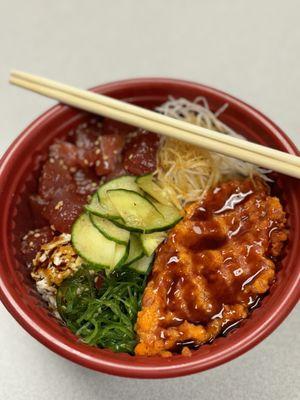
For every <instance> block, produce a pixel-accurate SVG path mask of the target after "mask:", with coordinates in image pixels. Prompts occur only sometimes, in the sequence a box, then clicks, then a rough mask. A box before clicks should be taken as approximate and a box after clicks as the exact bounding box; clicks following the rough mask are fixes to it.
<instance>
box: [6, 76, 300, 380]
mask: <svg viewBox="0 0 300 400" xmlns="http://www.w3.org/2000/svg"><path fill="white" fill-rule="evenodd" d="M147 83H148V84H155V83H158V84H169V85H170V84H174V85H177V87H178V86H182V87H185V88H187V87H188V86H190V87H192V88H194V89H198V90H200V91H201V90H204V91H205V92H206V93H209V94H211V95H218V96H222V99H224V101H225V102H226V100H228V101H230V103H232V104H236V105H237V106H238V107H239V108H240V109H242V111H243V112H244V113H245V114H247V115H251V116H252V118H253V119H255V120H256V121H259V122H260V123H262V124H263V125H264V127H265V128H266V129H267V130H268V131H270V132H271V134H273V136H275V137H276V139H277V140H279V141H280V142H281V144H282V146H283V147H284V148H285V150H286V151H287V152H289V153H292V154H297V155H299V151H298V149H297V147H296V145H295V144H294V143H293V142H292V140H291V139H290V138H289V137H288V136H287V135H286V134H285V133H284V132H283V131H282V130H281V129H280V128H279V127H278V126H277V125H276V124H274V123H273V122H272V121H271V120H270V119H269V118H268V117H266V116H265V115H264V114H262V113H261V112H260V111H258V110H256V109H255V108H253V107H252V106H250V105H248V104H247V103H245V102H244V101H242V100H239V99H238V98H236V97H234V96H231V95H229V94H227V93H225V92H223V91H220V90H218V89H214V88H212V87H210V86H207V85H203V84H199V83H194V82H191V81H186V80H181V79H169V78H155V77H154V78H137V79H125V80H120V81H114V82H111V83H106V84H102V85H98V86H95V87H93V88H92V89H91V90H92V91H95V92H98V93H101V92H103V91H110V90H114V89H117V90H121V89H124V88H126V87H127V88H132V86H137V85H145V84H147ZM67 109H70V107H68V106H65V105H62V104H57V105H54V106H53V107H51V108H50V109H48V110H47V111H45V112H44V113H43V114H41V115H40V116H39V117H37V118H36V119H35V120H34V121H33V122H32V123H31V124H30V125H29V126H28V127H27V128H25V129H24V130H23V131H22V133H21V134H20V135H18V136H17V138H16V139H15V140H14V141H13V142H12V143H11V145H10V146H9V147H8V149H7V150H6V152H5V153H4V155H3V156H2V158H1V160H0V184H1V180H2V179H3V178H4V175H5V174H6V172H7V170H8V169H9V168H10V167H9V165H10V160H11V158H12V157H13V154H14V152H15V151H16V150H17V149H18V148H20V147H21V146H22V143H23V142H24V141H26V138H28V137H29V136H30V134H31V133H33V132H34V131H35V130H36V129H38V127H39V126H42V125H44V124H45V123H46V122H47V121H49V120H50V119H52V118H54V117H58V116H59V115H60V114H61V113H62V112H64V111H65V110H67ZM78 112H80V111H78ZM299 215H300V208H299V209H297V217H298V218H297V220H299V218H300V217H299ZM298 228H299V227H298ZM299 229H300V228H299ZM0 267H2V266H0ZM298 278H299V277H295V279H294V281H293V282H292V283H291V285H290V292H289V293H288V294H287V295H286V296H285V297H284V301H283V302H282V303H281V304H280V306H279V307H278V308H277V310H276V314H275V315H267V316H264V317H263V318H262V323H261V324H259V325H258V326H257V327H255V328H253V329H252V330H251V334H250V335H249V334H246V335H245V336H246V337H244V338H242V340H239V341H237V343H235V345H234V346H231V347H230V348H227V349H225V350H223V351H222V352H219V353H217V354H214V355H213V356H210V357H206V358H205V357H203V360H199V359H198V360H197V359H196V360H193V358H192V357H191V358H190V361H188V362H184V363H182V362H180V361H179V362H178V363H176V364H174V363H173V364H171V363H170V364H169V365H163V366H156V367H155V368H154V367H153V366H152V365H149V366H145V365H133V364H132V363H129V362H127V361H126V360H122V362H119V361H116V362H110V361H109V360H103V359H101V358H99V357H92V356H91V355H89V354H84V353H83V352H80V351H77V350H76V349H73V348H72V346H71V345H67V344H66V343H63V342H62V341H60V340H59V339H57V338H55V337H54V336H53V335H51V334H49V333H48V332H46V330H44V329H41V327H39V325H38V323H36V322H35V321H34V320H33V319H32V317H31V316H30V315H28V314H27V313H26V312H25V311H24V310H23V309H22V307H21V306H20V304H19V303H18V301H17V299H16V298H15V297H14V295H13V294H12V293H11V292H10V290H9V288H8V287H7V285H6V283H5V277H4V276H1V275H0V300H1V301H2V303H3V304H4V306H5V307H6V308H7V310H8V311H9V312H10V313H11V314H12V316H13V317H14V318H15V319H16V320H17V322H18V323H19V324H20V325H21V326H22V327H23V328H24V329H25V330H26V331H27V332H28V333H30V335H31V336H33V337H34V338H35V339H37V340H38V341H40V342H41V343H42V344H44V345H45V346H47V347H48V348H49V349H50V350H52V351H54V352H56V353H57V354H59V355H61V356H63V357H65V358H67V359H69V360H71V361H73V362H76V363H77V364H81V365H82V366H85V367H88V368H91V369H94V370H97V371H101V372H105V373H108V374H112V375H119V376H124V377H133V378H171V377H177V376H182V375H187V374H191V373H196V372H200V371H203V370H207V369H210V368H213V367H215V366H218V365H221V364H223V363H225V362H227V361H230V360H232V359H233V358H236V357H238V356H239V355H241V354H243V353H245V352H246V351H248V350H249V349H250V348H252V347H254V346H255V345H256V344H258V343H259V342H261V341H262V340H263V339H264V338H265V337H266V336H267V335H269V334H270V333H271V332H273V330H274V329H275V328H276V327H277V326H278V325H279V324H280V323H281V322H282V321H283V320H284V319H285V318H286V317H287V315H288V314H289V313H290V311H291V310H292V308H293V307H294V306H295V305H296V303H297V301H298V298H299V294H300V288H299V286H298V283H299V282H298V281H299V279H298ZM297 293H298V295H297ZM206 359H207V360H206Z"/></svg>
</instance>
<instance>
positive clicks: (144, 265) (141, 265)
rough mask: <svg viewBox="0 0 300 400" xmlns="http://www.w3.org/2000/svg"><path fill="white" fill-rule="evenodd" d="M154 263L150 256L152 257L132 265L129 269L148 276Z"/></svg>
mask: <svg viewBox="0 0 300 400" xmlns="http://www.w3.org/2000/svg"><path fill="white" fill-rule="evenodd" d="M152 262H153V256H150V257H146V256H144V257H142V258H141V259H139V260H137V261H135V262H134V263H132V264H130V266H129V268H131V269H134V270H135V271H138V272H142V273H144V274H146V273H147V272H148V271H149V269H150V268H151V266H152Z"/></svg>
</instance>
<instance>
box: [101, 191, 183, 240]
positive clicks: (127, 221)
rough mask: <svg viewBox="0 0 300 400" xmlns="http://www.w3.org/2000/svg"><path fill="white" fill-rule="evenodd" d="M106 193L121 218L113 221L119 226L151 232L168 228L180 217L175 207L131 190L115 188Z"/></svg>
mask: <svg viewBox="0 0 300 400" xmlns="http://www.w3.org/2000/svg"><path fill="white" fill-rule="evenodd" d="M107 193H108V196H109V198H110V199H111V201H112V203H113V205H114V206H115V207H116V209H117V210H118V212H119V213H120V215H121V217H122V219H123V221H120V220H115V221H113V222H114V224H116V225H117V226H120V227H121V228H124V229H128V230H130V231H133V232H141V233H152V232H158V231H164V230H166V229H169V228H171V227H172V226H174V225H175V224H176V222H178V221H179V220H180V219H181V218H182V217H181V215H180V213H179V211H178V210H177V209H176V208H175V207H172V206H165V205H162V204H159V203H157V202H155V201H153V202H152V201H150V200H149V199H147V198H146V197H143V196H142V195H140V194H139V193H136V192H133V191H131V190H124V189H115V190H109V191H108V192H107Z"/></svg>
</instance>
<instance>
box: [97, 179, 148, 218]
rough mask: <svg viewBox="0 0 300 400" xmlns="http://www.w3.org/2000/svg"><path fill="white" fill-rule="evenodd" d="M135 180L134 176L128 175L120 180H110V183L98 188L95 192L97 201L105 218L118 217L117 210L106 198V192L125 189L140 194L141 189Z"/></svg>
mask: <svg viewBox="0 0 300 400" xmlns="http://www.w3.org/2000/svg"><path fill="white" fill-rule="evenodd" d="M135 179H136V178H135V177H134V176H130V175H126V176H121V177H120V178H116V179H112V180H111V181H109V182H107V183H104V184H103V185H101V186H100V187H99V189H98V191H97V193H98V199H99V202H100V204H101V205H102V206H103V208H104V209H105V210H106V215H107V216H112V217H115V216H118V215H119V213H118V210H117V209H116V207H114V205H113V204H112V203H111V201H110V198H109V197H108V196H107V192H108V191H109V190H113V189H127V190H133V191H136V192H141V189H140V188H139V187H138V185H137V184H136V182H135Z"/></svg>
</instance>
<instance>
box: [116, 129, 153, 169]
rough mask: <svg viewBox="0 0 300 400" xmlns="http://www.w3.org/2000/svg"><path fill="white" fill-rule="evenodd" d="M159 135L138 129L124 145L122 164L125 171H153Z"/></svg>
mask: <svg viewBox="0 0 300 400" xmlns="http://www.w3.org/2000/svg"><path fill="white" fill-rule="evenodd" d="M158 145H159V137H158V136H157V135H156V134H155V133H150V132H147V131H140V132H139V133H137V135H135V136H132V137H131V138H130V139H129V140H128V142H127V143H126V145H125V148H124V157H123V165H124V168H125V170H126V171H127V172H130V173H131V174H134V175H142V174H147V173H150V172H153V171H155V169H156V153H157V149H158Z"/></svg>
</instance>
